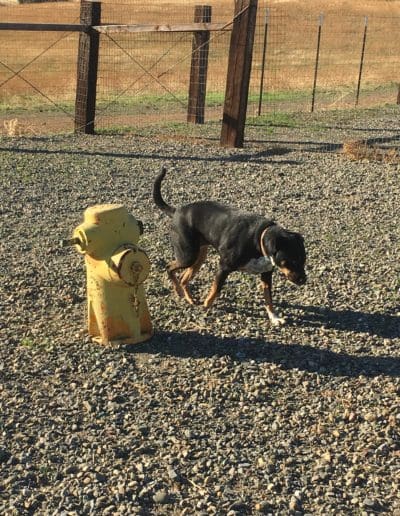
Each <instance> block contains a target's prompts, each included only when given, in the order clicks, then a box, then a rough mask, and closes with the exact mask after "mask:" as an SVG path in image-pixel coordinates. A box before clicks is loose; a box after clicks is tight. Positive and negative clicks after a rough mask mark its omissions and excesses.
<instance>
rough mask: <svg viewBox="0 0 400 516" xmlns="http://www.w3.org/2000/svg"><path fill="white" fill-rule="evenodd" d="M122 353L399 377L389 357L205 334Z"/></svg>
mask: <svg viewBox="0 0 400 516" xmlns="http://www.w3.org/2000/svg"><path fill="white" fill-rule="evenodd" d="M124 350H125V352H126V353H133V354H138V353H146V354H151V355H156V354H160V355H161V356H174V357H177V358H182V359H187V358H193V359H201V358H211V357H213V356H217V357H222V356H230V357H231V358H232V359H233V360H235V361H237V362H239V363H245V362H249V361H250V360H255V361H257V362H268V363H271V364H276V365H279V366H281V367H282V368H283V369H285V370H291V369H298V370H301V371H307V372H311V373H318V374H323V375H330V376H346V377H357V376H359V375H365V376H369V377H375V376H380V375H384V376H390V377H400V359H399V358H396V357H390V356H372V355H351V354H348V353H342V352H335V351H331V350H327V349H319V348H315V347H312V346H309V345H303V344H296V343H294V344H290V345H286V344H280V343H277V342H267V341H265V340H263V339H253V338H238V339H235V338H228V337H218V336H215V335H212V334H209V333H199V332H195V331H190V332H182V333H178V332H158V333H156V334H155V335H154V336H153V338H152V339H151V340H150V341H148V342H144V343H141V344H136V345H128V346H126V347H125V348H124Z"/></svg>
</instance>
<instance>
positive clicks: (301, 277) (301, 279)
mask: <svg viewBox="0 0 400 516" xmlns="http://www.w3.org/2000/svg"><path fill="white" fill-rule="evenodd" d="M306 281H307V276H306V275H305V274H304V276H300V278H299V279H298V281H297V284H298V285H304V284H305V282H306Z"/></svg>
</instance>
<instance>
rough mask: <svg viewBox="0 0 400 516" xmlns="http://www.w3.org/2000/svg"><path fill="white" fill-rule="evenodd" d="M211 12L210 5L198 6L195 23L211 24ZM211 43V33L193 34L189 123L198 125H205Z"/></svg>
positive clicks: (204, 31)
mask: <svg viewBox="0 0 400 516" xmlns="http://www.w3.org/2000/svg"><path fill="white" fill-rule="evenodd" d="M211 10H212V8H211V6H210V5H196V6H195V8H194V22H195V23H211ZM209 41H210V32H209V31H206V30H202V31H198V32H195V33H194V34H193V46H192V63H191V66H190V84H189V101H188V112H187V121H188V122H192V123H196V124H204V109H205V104H206V88H207V68H208V48H209Z"/></svg>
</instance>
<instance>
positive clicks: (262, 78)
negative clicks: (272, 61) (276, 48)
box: [258, 8, 269, 116]
mask: <svg viewBox="0 0 400 516" xmlns="http://www.w3.org/2000/svg"><path fill="white" fill-rule="evenodd" d="M268 21H269V9H268V8H267V9H266V11H265V23H264V41H263V52H262V61H261V78H260V96H259V99H258V116H260V115H261V107H262V97H263V93H264V91H263V90H264V75H265V56H266V53H267V40H268Z"/></svg>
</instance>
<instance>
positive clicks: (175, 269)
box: [167, 260, 187, 297]
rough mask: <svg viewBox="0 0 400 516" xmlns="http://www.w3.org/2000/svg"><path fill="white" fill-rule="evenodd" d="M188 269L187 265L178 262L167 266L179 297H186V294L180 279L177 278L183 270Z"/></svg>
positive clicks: (169, 276) (175, 261)
mask: <svg viewBox="0 0 400 516" xmlns="http://www.w3.org/2000/svg"><path fill="white" fill-rule="evenodd" d="M186 267H187V265H184V264H181V262H179V261H178V260H173V261H172V262H170V263H169V264H168V265H167V274H168V278H169V279H170V280H171V283H172V287H173V289H174V290H175V292H176V294H177V295H178V296H179V297H185V292H184V290H183V288H182V286H181V283H180V281H179V279H178V278H177V276H176V273H177V272H178V271H180V270H182V269H185V268H186Z"/></svg>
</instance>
